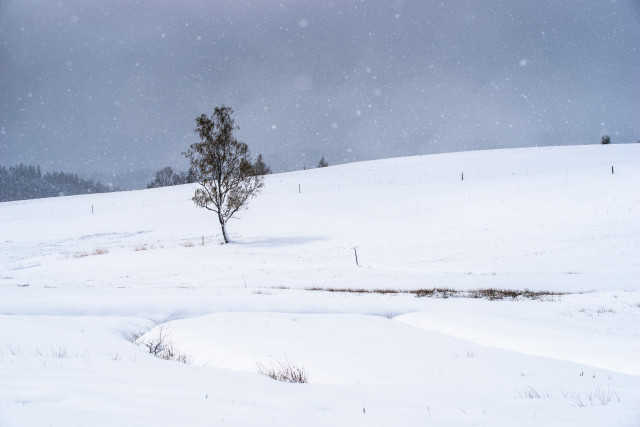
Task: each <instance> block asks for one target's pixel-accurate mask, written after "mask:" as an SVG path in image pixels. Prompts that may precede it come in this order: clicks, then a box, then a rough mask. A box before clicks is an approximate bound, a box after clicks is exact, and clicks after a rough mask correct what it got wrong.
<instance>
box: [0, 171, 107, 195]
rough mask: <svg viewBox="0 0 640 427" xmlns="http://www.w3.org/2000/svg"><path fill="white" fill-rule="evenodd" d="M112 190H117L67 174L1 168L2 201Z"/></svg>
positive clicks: (0, 190) (0, 188) (0, 192)
mask: <svg viewBox="0 0 640 427" xmlns="http://www.w3.org/2000/svg"><path fill="white" fill-rule="evenodd" d="M109 191H113V189H111V188H109V187H107V186H104V185H102V184H100V183H99V182H93V181H91V180H89V181H87V180H85V179H82V178H79V177H78V175H76V174H71V173H64V172H47V173H45V174H43V173H42V172H41V171H40V166H27V165H23V164H20V165H18V166H11V167H9V168H8V169H7V168H5V167H2V166H0V202H8V201H11V200H26V199H39V198H42V197H57V196H71V195H74V194H87V193H106V192H109Z"/></svg>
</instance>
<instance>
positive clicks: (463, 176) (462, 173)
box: [462, 172, 464, 181]
mask: <svg viewBox="0 0 640 427" xmlns="http://www.w3.org/2000/svg"><path fill="white" fill-rule="evenodd" d="M462 181H464V172H462Z"/></svg>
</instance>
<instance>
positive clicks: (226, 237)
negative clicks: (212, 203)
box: [218, 215, 229, 243]
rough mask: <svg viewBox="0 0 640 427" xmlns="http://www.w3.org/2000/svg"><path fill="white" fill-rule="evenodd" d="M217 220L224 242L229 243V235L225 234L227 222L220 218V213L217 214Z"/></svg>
mask: <svg viewBox="0 0 640 427" xmlns="http://www.w3.org/2000/svg"><path fill="white" fill-rule="evenodd" d="M218 220H219V221H220V228H222V238H223V239H224V242H225V243H229V236H227V224H226V223H225V220H224V218H222V215H218Z"/></svg>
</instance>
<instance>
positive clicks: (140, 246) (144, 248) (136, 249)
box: [135, 245, 148, 252]
mask: <svg viewBox="0 0 640 427" xmlns="http://www.w3.org/2000/svg"><path fill="white" fill-rule="evenodd" d="M147 249H148V248H147V245H138V246H136V247H135V251H136V252H138V251H146V250H147Z"/></svg>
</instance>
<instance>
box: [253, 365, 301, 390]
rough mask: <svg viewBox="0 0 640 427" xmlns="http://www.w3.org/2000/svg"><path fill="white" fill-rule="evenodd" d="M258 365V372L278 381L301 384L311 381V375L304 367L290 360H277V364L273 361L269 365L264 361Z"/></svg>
mask: <svg viewBox="0 0 640 427" xmlns="http://www.w3.org/2000/svg"><path fill="white" fill-rule="evenodd" d="M257 366H258V373H260V374H262V375H266V376H268V377H269V378H273V379H274V380H276V381H282V382H285V383H301V384H306V383H308V382H309V375H308V374H307V371H306V370H305V369H304V367H302V366H299V365H297V364H296V363H293V362H290V361H289V360H287V361H286V362H280V361H276V363H275V365H274V364H273V363H271V365H270V366H268V367H267V366H265V365H263V364H262V363H258V364H257Z"/></svg>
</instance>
